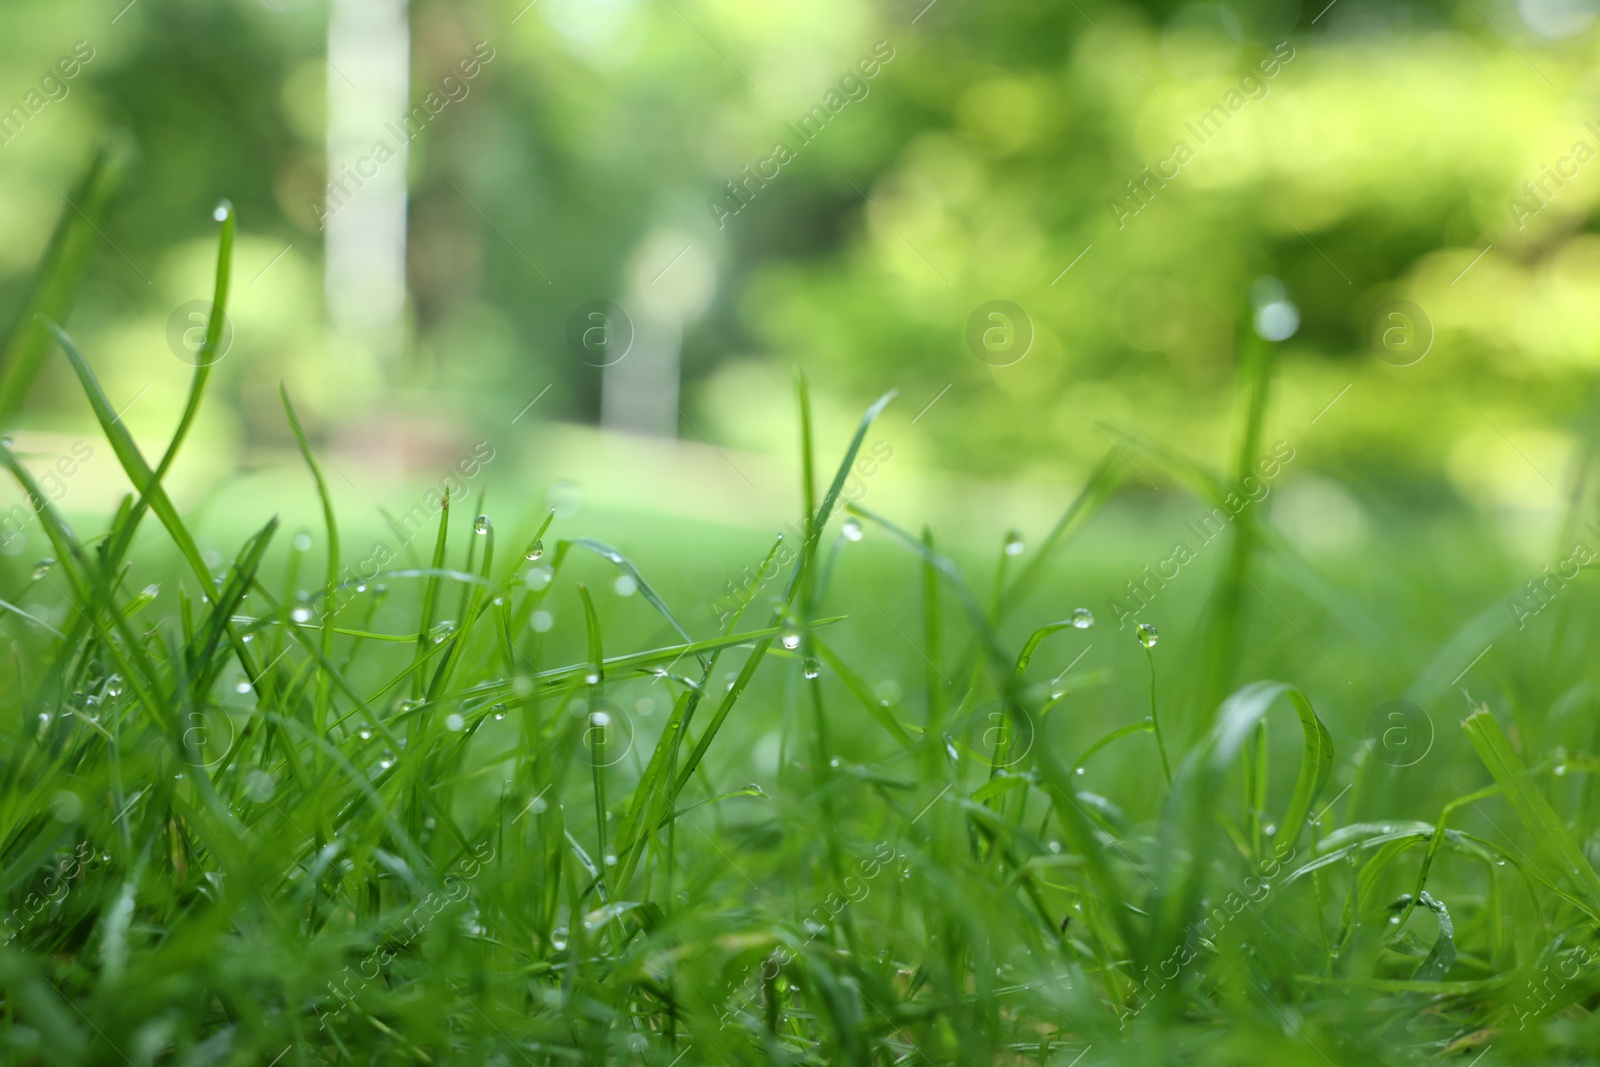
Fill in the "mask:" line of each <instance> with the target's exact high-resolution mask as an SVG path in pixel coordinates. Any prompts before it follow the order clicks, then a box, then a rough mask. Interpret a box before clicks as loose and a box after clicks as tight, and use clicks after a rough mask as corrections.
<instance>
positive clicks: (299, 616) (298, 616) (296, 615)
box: [289, 605, 311, 622]
mask: <svg viewBox="0 0 1600 1067" xmlns="http://www.w3.org/2000/svg"><path fill="white" fill-rule="evenodd" d="M289 618H291V619H293V620H294V621H295V622H310V621H311V609H310V608H308V607H306V606H304V605H301V606H300V607H298V608H295V609H294V610H293V611H291V612H289Z"/></svg>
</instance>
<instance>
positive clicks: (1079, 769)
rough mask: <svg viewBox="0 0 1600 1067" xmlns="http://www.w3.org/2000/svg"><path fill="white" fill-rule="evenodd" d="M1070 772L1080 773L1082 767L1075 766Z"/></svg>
mask: <svg viewBox="0 0 1600 1067" xmlns="http://www.w3.org/2000/svg"><path fill="white" fill-rule="evenodd" d="M1072 773H1073V774H1082V773H1083V768H1082V767H1076V768H1074V769H1073V772H1072Z"/></svg>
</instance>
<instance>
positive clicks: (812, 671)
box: [804, 656, 822, 678]
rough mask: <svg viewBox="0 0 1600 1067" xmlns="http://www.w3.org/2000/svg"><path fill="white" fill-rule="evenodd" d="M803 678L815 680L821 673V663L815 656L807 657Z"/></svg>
mask: <svg viewBox="0 0 1600 1067" xmlns="http://www.w3.org/2000/svg"><path fill="white" fill-rule="evenodd" d="M804 673H805V676H806V677H807V678H815V677H817V676H818V675H820V674H821V673H822V663H821V661H819V660H818V659H817V658H816V657H815V656H807V657H806V663H805V670H804Z"/></svg>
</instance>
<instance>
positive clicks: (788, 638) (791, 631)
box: [778, 619, 800, 652]
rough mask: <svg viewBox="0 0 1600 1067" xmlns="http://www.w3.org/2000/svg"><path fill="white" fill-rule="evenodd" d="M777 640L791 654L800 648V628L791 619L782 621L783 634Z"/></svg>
mask: <svg viewBox="0 0 1600 1067" xmlns="http://www.w3.org/2000/svg"><path fill="white" fill-rule="evenodd" d="M778 640H779V641H780V642H782V644H783V647H784V648H787V649H788V650H789V651H791V652H793V651H794V650H795V649H797V648H799V647H800V626H799V624H797V623H796V622H795V621H794V620H793V619H784V620H783V632H782V634H781V635H780V636H779V638H778Z"/></svg>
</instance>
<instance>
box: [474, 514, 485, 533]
mask: <svg viewBox="0 0 1600 1067" xmlns="http://www.w3.org/2000/svg"><path fill="white" fill-rule="evenodd" d="M472 529H473V530H474V531H475V532H477V533H480V534H486V533H488V532H489V516H487V515H479V516H478V518H477V520H476V521H475V522H473V524H472Z"/></svg>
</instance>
